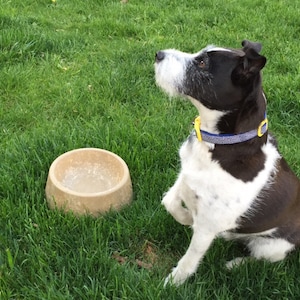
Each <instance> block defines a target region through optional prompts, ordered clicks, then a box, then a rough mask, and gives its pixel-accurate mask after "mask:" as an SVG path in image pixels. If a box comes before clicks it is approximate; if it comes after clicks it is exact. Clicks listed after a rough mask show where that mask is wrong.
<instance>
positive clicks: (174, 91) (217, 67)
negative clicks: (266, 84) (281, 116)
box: [155, 40, 266, 112]
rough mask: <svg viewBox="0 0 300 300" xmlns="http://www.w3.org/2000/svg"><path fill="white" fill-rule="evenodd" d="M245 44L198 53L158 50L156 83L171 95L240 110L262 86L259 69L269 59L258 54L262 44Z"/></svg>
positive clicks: (217, 107)
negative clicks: (237, 47)
mask: <svg viewBox="0 0 300 300" xmlns="http://www.w3.org/2000/svg"><path fill="white" fill-rule="evenodd" d="M242 46H243V47H242V48H241V49H229V48H219V47H214V46H208V47H206V48H204V49H202V50H201V51H200V52H198V53H196V54H188V53H184V52H180V51H177V50H171V49H169V50H163V51H158V52H157V53H156V58H155V60H156V62H155V75H156V82H157V84H158V85H159V86H160V87H161V88H162V89H163V90H165V91H166V92H167V93H168V94H169V95H171V96H175V95H182V96H187V97H189V98H191V99H193V100H197V101H199V102H200V103H201V104H203V105H204V106H205V107H207V108H209V109H213V110H218V111H224V112H225V111H227V112H228V111H232V110H235V109H238V108H239V107H240V106H241V105H242V104H241V103H242V102H244V101H245V99H246V98H248V97H249V95H251V94H252V93H255V91H256V90H257V89H259V87H260V82H261V77H260V70H261V69H262V68H263V67H264V65H265V63H266V58H265V57H264V56H262V55H260V54H259V52H260V50H261V44H259V43H254V42H250V41H247V40H245V41H243V42H242ZM253 96H254V95H253ZM254 97H255V96H254ZM193 102H194V101H193Z"/></svg>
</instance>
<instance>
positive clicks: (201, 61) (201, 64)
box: [199, 60, 205, 68]
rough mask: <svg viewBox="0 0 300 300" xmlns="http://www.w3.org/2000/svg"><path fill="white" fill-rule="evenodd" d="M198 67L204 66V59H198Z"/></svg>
mask: <svg viewBox="0 0 300 300" xmlns="http://www.w3.org/2000/svg"><path fill="white" fill-rule="evenodd" d="M199 67H200V68H204V67H205V62H204V60H200V61H199Z"/></svg>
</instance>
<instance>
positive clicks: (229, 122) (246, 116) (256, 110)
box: [190, 90, 266, 134]
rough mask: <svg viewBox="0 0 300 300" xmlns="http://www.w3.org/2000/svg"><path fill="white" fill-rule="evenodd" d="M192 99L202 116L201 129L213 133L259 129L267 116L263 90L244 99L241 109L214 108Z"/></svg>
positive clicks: (236, 132) (231, 132)
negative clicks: (220, 109)
mask: <svg viewBox="0 0 300 300" xmlns="http://www.w3.org/2000/svg"><path fill="white" fill-rule="evenodd" d="M190 100H191V102H192V103H193V104H194V106H195V107H196V108H197V110H198V112H199V115H200V116H201V130H204V131H207V132H209V133H212V134H220V133H222V134H239V133H244V132H247V131H250V130H253V129H257V127H258V125H259V124H260V123H261V122H262V121H263V120H264V119H265V116H266V98H265V95H264V93H263V91H262V90H261V91H259V92H258V93H257V94H252V95H250V96H249V97H248V99H244V100H243V103H244V105H243V106H241V107H240V108H239V109H233V110H228V111H218V110H212V109H209V108H207V107H206V106H204V105H203V104H201V103H200V102H199V101H197V100H195V99H193V98H190Z"/></svg>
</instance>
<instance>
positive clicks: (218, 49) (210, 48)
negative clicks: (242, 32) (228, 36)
mask: <svg viewBox="0 0 300 300" xmlns="http://www.w3.org/2000/svg"><path fill="white" fill-rule="evenodd" d="M206 51H207V52H212V51H227V52H232V51H231V50H230V49H227V48H222V47H214V46H208V47H206Z"/></svg>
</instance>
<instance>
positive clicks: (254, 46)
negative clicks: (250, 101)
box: [232, 40, 267, 84]
mask: <svg viewBox="0 0 300 300" xmlns="http://www.w3.org/2000/svg"><path fill="white" fill-rule="evenodd" d="M242 45H243V49H242V51H243V52H244V53H245V55H242V56H240V58H239V63H238V65H237V67H236V68H235V69H234V70H233V72H232V80H233V82H234V83H236V84H246V83H247V82H248V80H249V79H251V78H253V77H254V76H255V75H257V74H258V73H259V72H260V70H261V69H262V68H263V67H264V66H265V64H266V62H267V59H266V58H265V57H264V56H262V55H260V54H259V52H260V50H261V48H262V47H261V44H260V43H254V42H250V41H246V40H245V41H243V43H242Z"/></svg>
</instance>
